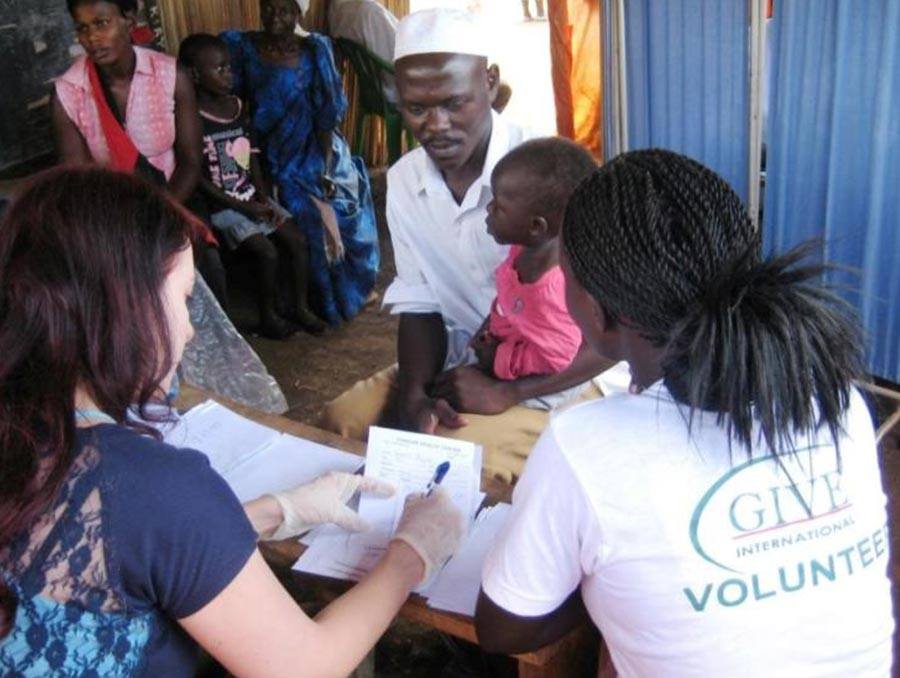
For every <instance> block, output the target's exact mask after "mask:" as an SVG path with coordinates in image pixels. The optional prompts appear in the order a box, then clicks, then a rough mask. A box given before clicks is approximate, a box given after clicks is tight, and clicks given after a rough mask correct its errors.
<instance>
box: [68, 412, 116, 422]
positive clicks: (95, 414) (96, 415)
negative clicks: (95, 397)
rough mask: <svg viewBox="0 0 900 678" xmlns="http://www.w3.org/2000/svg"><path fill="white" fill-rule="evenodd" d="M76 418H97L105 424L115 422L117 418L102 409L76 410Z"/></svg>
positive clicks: (83, 419)
mask: <svg viewBox="0 0 900 678" xmlns="http://www.w3.org/2000/svg"><path fill="white" fill-rule="evenodd" d="M75 418H76V419H81V420H82V421H85V420H97V421H99V422H100V423H103V424H115V423H116V420H115V419H113V418H112V417H111V416H109V415H108V414H107V413H106V412H103V411H101V410H75Z"/></svg>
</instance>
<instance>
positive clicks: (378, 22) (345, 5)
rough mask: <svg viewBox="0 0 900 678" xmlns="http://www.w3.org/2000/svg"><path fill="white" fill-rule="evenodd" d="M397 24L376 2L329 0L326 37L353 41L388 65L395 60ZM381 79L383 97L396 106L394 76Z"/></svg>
mask: <svg viewBox="0 0 900 678" xmlns="http://www.w3.org/2000/svg"><path fill="white" fill-rule="evenodd" d="M398 23H399V22H398V21H397V17H395V16H394V15H393V14H391V12H390V11H389V10H388V9H387V8H385V7H383V6H382V5H381V4H379V3H378V2H375V0H331V2H330V3H329V5H328V33H329V35H331V36H332V37H335V38H347V39H348V40H352V41H353V42H355V43H358V44H360V45H362V46H363V47H365V48H366V49H367V50H369V51H370V52H372V54H374V55H375V56H377V57H379V58H380V59H381V60H382V61H386V62H387V63H392V62H393V60H394V39H395V38H396V35H397V24H398ZM383 80H384V95H385V97H386V98H387V100H388V101H390V102H391V103H393V104H396V103H397V89H396V86H395V85H394V78H393V76H391V75H387V74H386V75H385V76H384V78H383Z"/></svg>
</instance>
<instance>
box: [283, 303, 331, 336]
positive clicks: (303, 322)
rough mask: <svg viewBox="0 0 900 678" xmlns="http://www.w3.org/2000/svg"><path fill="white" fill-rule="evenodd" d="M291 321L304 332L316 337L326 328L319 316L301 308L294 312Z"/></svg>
mask: <svg viewBox="0 0 900 678" xmlns="http://www.w3.org/2000/svg"><path fill="white" fill-rule="evenodd" d="M291 320H293V321H294V322H295V323H297V324H298V325H299V326H300V329H302V330H303V331H304V332H309V333H310V334H314V335H316V336H319V335H320V334H322V333H323V332H324V331H325V330H326V329H327V328H328V325H326V324H325V322H324V321H322V320H321V319H320V318H319V316H317V315H316V314H315V313H313V312H312V311H310V310H309V309H308V308H304V307H302V306H301V307H300V308H298V309H297V310H296V311H295V312H294V315H293V316H292V317H291Z"/></svg>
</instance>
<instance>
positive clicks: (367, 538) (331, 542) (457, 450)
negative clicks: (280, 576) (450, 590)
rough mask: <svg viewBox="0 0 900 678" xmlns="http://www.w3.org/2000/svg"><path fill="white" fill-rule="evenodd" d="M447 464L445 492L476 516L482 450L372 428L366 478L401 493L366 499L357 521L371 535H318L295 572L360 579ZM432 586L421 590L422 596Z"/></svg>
mask: <svg viewBox="0 0 900 678" xmlns="http://www.w3.org/2000/svg"><path fill="white" fill-rule="evenodd" d="M444 461H449V462H450V470H449V471H448V472H447V475H446V476H445V477H444V480H443V482H442V483H441V486H442V487H443V488H444V489H445V490H446V491H447V492H448V493H449V494H450V498H451V499H452V500H453V502H454V503H455V504H456V506H457V507H458V508H459V509H460V511H462V513H463V515H466V516H472V515H474V513H475V511H476V510H477V508H478V506H479V505H480V503H481V499H482V495H481V494H480V492H479V489H478V488H479V486H480V484H481V447H480V446H479V445H476V444H475V443H470V442H466V441H461V440H451V439H448V438H439V437H437V436H428V435H423V434H420V433H409V432H406V431H395V430H392V429H384V428H379V427H376V426H373V427H372V428H371V429H369V444H368V449H367V452H366V475H367V476H372V477H375V478H379V479H382V480H386V481H388V482H391V483H393V484H394V486H395V487H396V488H397V492H396V493H395V494H394V496H392V497H387V498H381V497H374V496H370V495H362V497H361V498H360V502H359V515H360V516H361V517H362V518H363V519H365V520H366V521H367V522H368V523H369V524H370V525H371V529H370V530H369V531H367V532H362V533H357V534H350V533H347V532H344V531H341V530H339V529H337V528H329V529H320V530H318V531H317V534H316V537H315V539H313V540H312V543H311V544H310V546H309V548H308V549H307V550H306V552H305V553H304V554H303V555H302V556H301V557H300V559H299V560H298V561H297V562H296V563H295V564H294V569H296V570H300V571H303V572H309V573H311V574H319V575H323V576H326V577H335V578H338V579H352V580H358V579H360V578H362V576H363V575H365V574H366V573H367V572H369V571H371V569H372V568H373V567H374V566H375V564H376V563H377V562H378V559H379V558H380V557H381V555H382V554H383V553H384V550H385V548H386V547H387V544H388V541H389V540H390V537H391V535H392V534H393V533H394V530H395V528H396V525H397V521H398V520H399V519H400V515H401V513H402V512H403V502H404V500H405V498H406V495H408V494H410V493H413V492H421V491H423V490H424V489H425V487H426V485H427V484H428V482H429V481H430V480H431V478H432V477H433V475H434V471H435V468H436V467H437V465H438V464H440V463H442V462H444ZM429 584H430V582H426V583H425V584H423V585H422V586H420V587H419V589H417V590H418V591H419V592H422V591H424V590H425V589H427V587H428V585H429Z"/></svg>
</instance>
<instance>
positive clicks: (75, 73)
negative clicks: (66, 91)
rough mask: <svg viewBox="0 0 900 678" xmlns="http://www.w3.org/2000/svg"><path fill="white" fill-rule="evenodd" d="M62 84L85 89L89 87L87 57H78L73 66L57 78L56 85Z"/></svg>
mask: <svg viewBox="0 0 900 678" xmlns="http://www.w3.org/2000/svg"><path fill="white" fill-rule="evenodd" d="M60 83H63V84H66V85H72V86H75V87H81V88H83V87H85V86H86V85H87V56H86V55H84V54H82V55H81V56H79V57H77V58H76V59H75V61H73V62H72V63H71V65H70V66H69V67H68V68H67V69H66V70H65V71H63V73H62V74H61V75H60V76H59V77H57V78H56V84H57V85H59V84H60Z"/></svg>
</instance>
